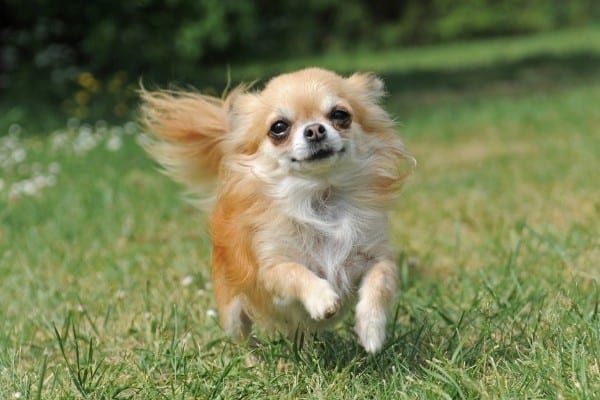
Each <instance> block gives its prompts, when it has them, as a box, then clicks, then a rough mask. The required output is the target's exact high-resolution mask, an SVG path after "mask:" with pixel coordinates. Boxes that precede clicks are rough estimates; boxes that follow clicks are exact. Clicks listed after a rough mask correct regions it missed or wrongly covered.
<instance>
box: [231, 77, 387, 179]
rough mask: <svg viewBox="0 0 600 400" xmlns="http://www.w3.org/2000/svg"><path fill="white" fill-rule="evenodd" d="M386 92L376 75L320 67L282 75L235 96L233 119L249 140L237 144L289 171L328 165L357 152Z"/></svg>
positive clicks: (240, 133)
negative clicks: (260, 87)
mask: <svg viewBox="0 0 600 400" xmlns="http://www.w3.org/2000/svg"><path fill="white" fill-rule="evenodd" d="M381 94H382V83H381V81H379V80H378V79H377V78H375V77H374V76H372V75H353V76H351V77H350V78H342V77H340V76H338V75H336V74H334V73H332V72H329V71H324V70H320V69H307V70H302V71H299V72H296V73H292V74H285V75H280V76H278V77H277V78H275V79H273V80H272V81H270V82H269V84H268V85H267V86H266V87H265V89H264V90H263V91H262V92H259V93H244V94H241V95H240V96H237V98H236V99H234V101H233V104H232V118H231V119H230V122H231V124H232V127H233V130H234V131H236V132H237V135H236V136H237V138H238V140H240V141H241V142H243V143H244V144H243V145H241V143H240V145H238V146H236V147H238V148H240V147H241V148H244V149H245V151H244V152H245V153H247V154H248V153H253V154H255V155H256V156H257V157H262V158H265V159H267V160H268V161H275V162H276V163H277V165H278V166H280V167H282V168H285V169H286V170H288V171H295V172H300V173H306V174H311V173H314V172H316V171H327V170H329V169H330V168H332V167H334V166H335V165H337V164H338V163H339V161H340V160H342V159H344V158H346V157H349V154H353V152H354V150H355V146H356V145H357V141H358V138H359V137H360V136H361V135H364V134H365V132H364V124H365V122H367V123H368V121H369V120H370V119H372V118H373V117H376V116H375V115H371V114H377V113H378V112H379V110H380V108H379V107H377V106H376V102H377V100H378V98H379V97H380V96H381ZM267 160H265V161H267Z"/></svg>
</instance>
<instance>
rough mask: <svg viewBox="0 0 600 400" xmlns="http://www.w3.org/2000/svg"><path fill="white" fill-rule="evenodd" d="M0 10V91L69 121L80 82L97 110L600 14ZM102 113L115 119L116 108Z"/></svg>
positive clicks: (451, 8) (583, 8)
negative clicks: (55, 109)
mask: <svg viewBox="0 0 600 400" xmlns="http://www.w3.org/2000/svg"><path fill="white" fill-rule="evenodd" d="M0 7H3V9H1V11H2V12H0V15H1V16H0V26H1V27H2V28H0V43H2V46H1V48H0V58H1V63H2V66H3V67H2V70H0V90H3V91H7V92H8V93H10V96H11V97H12V99H13V101H14V100H17V101H18V100H26V99H24V98H22V96H23V93H24V92H27V91H28V90H29V86H28V85H31V82H35V84H36V87H37V90H36V95H37V96H38V97H40V98H41V99H45V100H47V101H50V102H53V103H54V102H56V101H57V99H60V100H59V101H60V102H62V103H63V104H62V106H63V109H64V110H67V111H69V112H71V111H73V110H74V109H75V108H77V107H79V108H80V109H79V110H78V113H79V114H85V110H82V109H81V108H82V107H80V106H81V103H85V96H86V95H84V94H83V93H79V94H76V93H75V92H77V91H81V88H80V87H76V86H77V85H78V82H79V83H80V82H81V74H82V73H88V74H92V76H94V77H96V79H97V80H98V81H99V82H103V85H102V86H103V87H99V88H98V89H97V91H96V92H95V93H94V94H93V97H96V98H104V99H105V100H106V98H110V97H111V96H113V95H114V93H116V92H115V88H114V85H113V84H112V83H110V82H113V81H119V82H120V81H122V80H123V79H122V78H123V76H125V77H126V79H125V81H126V84H125V86H127V85H129V84H131V83H133V84H134V85H135V84H136V83H137V80H138V79H139V78H140V77H143V78H144V79H145V80H149V81H157V82H161V83H164V82H170V81H173V80H177V81H186V82H196V81H198V80H199V79H198V75H201V74H203V73H204V68H205V67H206V66H218V67H219V68H221V71H223V70H224V68H225V66H226V65H227V64H229V63H239V62H242V61H248V60H251V61H258V60H268V61H269V62H278V61H281V60H282V58H284V57H290V56H295V57H297V56H299V55H307V54H314V53H319V52H325V51H332V50H340V49H356V48H364V47H369V48H374V49H381V48H390V47H397V46H401V45H414V44H417V43H421V44H422V43H431V42H437V41H448V40H455V39H461V38H471V37H483V36H491V35H500V34H517V33H524V32H536V31H544V30H549V29H555V28H558V27H569V26H582V25H585V24H587V23H589V22H590V21H594V20H596V19H597V18H598V16H599V15H600V11H599V8H600V7H598V3H597V2H595V1H593V0H576V1H570V2H564V1H560V0H535V1H529V2H522V1H518V0H502V1H488V0H460V1H448V0H431V1H418V0H405V1H398V2H390V1H383V0H372V1H365V0H344V1H341V0H326V1H323V0H310V1H305V2H298V1H292V0H283V1H277V2H272V1H266V0H258V1H253V2H249V1H233V0H225V1H220V0H203V1H196V0H139V1H128V2H116V1H114V0H104V1H96V2H81V1H74V0H64V1H61V2H60V6H57V4H56V3H55V2H52V1H48V0H31V1H29V2H28V3H27V6H23V3H22V2H21V1H18V0H7V1H5V2H4V3H3V5H2V6H0ZM222 75H224V73H223V72H222V74H221V76H222ZM111 87H112V89H111ZM126 92H127V93H130V92H131V91H130V90H126ZM118 94H119V95H120V94H121V93H118ZM88 95H89V93H88ZM75 96H78V97H79V100H81V101H79V104H76V105H74V104H73V99H74V97H75ZM88 97H89V96H88ZM65 99H66V100H65ZM106 103H110V104H111V105H110V106H107V107H109V110H108V111H110V113H111V114H115V115H116V116H117V117H118V116H119V115H121V116H122V114H123V111H124V110H125V107H124V106H123V105H124V104H125V103H122V104H120V105H117V104H115V102H111V101H106ZM83 108H85V107H83ZM110 108H112V109H110ZM80 116H81V115H80Z"/></svg>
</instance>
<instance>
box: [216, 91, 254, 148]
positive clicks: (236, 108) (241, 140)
mask: <svg viewBox="0 0 600 400" xmlns="http://www.w3.org/2000/svg"><path fill="white" fill-rule="evenodd" d="M249 88H250V86H249V85H240V86H238V87H236V88H235V89H234V90H232V91H231V92H230V93H229V94H228V95H227V97H226V99H225V104H224V107H225V110H226V112H227V120H228V125H229V133H230V134H229V137H228V140H227V142H228V143H227V145H228V151H229V153H230V154H253V153H254V152H256V150H257V149H258V146H259V144H260V139H261V138H262V136H261V135H260V134H259V131H260V128H259V126H260V121H259V120H258V117H259V114H258V111H259V110H260V109H261V106H262V103H261V101H260V98H259V97H260V96H259V94H258V93H257V92H251V91H249Z"/></svg>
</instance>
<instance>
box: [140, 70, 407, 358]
mask: <svg viewBox="0 0 600 400" xmlns="http://www.w3.org/2000/svg"><path fill="white" fill-rule="evenodd" d="M383 94H384V90H383V84H382V82H381V81H380V80H379V79H378V78H377V77H375V76H374V75H370V74H355V75H352V76H351V77H348V78H342V77H340V76H338V75H336V74H333V73H331V72H329V71H324V70H320V69H316V68H312V69H306V70H302V71H298V72H296V73H291V74H286V75H282V76H280V77H277V78H275V79H273V80H272V81H271V82H270V83H269V84H268V85H267V86H266V88H265V89H264V90H263V91H262V92H250V91H248V90H247V88H245V87H239V88H237V89H236V90H234V91H233V92H232V93H230V94H229V95H228V96H226V97H225V98H224V99H217V98H214V97H208V96H203V95H200V94H196V93H185V92H168V91H159V92H147V91H144V90H143V91H142V92H141V96H142V101H143V106H142V122H143V123H144V126H145V128H146V130H147V131H148V132H151V133H152V134H153V135H154V137H155V139H153V140H151V141H149V142H148V144H147V145H146V149H147V150H148V152H149V153H150V154H151V155H152V156H153V157H154V158H155V159H156V160H158V161H159V163H161V164H162V165H163V167H164V168H165V170H166V172H167V173H168V174H169V175H170V176H171V177H172V178H173V179H175V180H176V181H178V182H181V183H183V184H185V185H186V186H187V187H188V188H190V189H191V190H192V191H195V192H199V191H200V190H201V189H200V188H202V187H203V186H202V185H203V184H204V183H205V182H206V181H207V180H211V179H212V178H215V177H217V185H218V186H217V189H216V202H215V205H214V208H213V210H212V213H211V224H210V225H211V231H212V238H213V256H212V257H213V260H212V264H213V268H212V270H213V282H214V287H215V294H216V298H217V305H218V308H219V313H220V320H221V324H222V326H223V328H224V329H225V330H226V331H227V332H228V334H230V335H231V336H233V337H238V338H241V337H245V336H247V335H248V333H249V331H250V324H251V322H252V321H255V322H258V323H260V324H261V325H263V326H267V327H273V328H275V329H279V330H284V331H288V332H293V331H295V330H296V329H298V328H301V329H309V330H318V329H322V328H324V327H327V326H329V325H331V324H332V323H335V322H336V321H337V320H338V319H339V318H341V317H342V316H343V314H344V313H345V311H347V310H348V309H349V308H350V307H352V305H353V304H356V319H357V322H356V331H357V335H358V337H359V340H360V342H361V344H362V345H363V346H364V347H365V349H367V351H370V352H374V351H377V350H379V349H380V348H381V345H382V342H383V337H384V334H385V310H386V307H387V304H388V303H389V302H390V301H391V300H392V297H393V295H394V292H395V280H396V270H395V266H394V262H393V250H392V248H391V246H390V244H389V241H388V228H387V225H388V219H387V210H388V209H389V207H390V206H391V204H392V202H393V200H394V199H395V197H396V194H397V192H398V189H399V188H400V186H401V183H402V182H403V180H404V178H405V177H406V176H407V175H408V173H409V172H410V170H411V169H412V168H413V167H414V159H413V158H412V157H411V156H410V155H409V154H408V153H407V152H406V150H405V149H404V147H403V145H402V143H401V141H400V140H399V138H398V137H397V134H396V132H395V130H394V124H393V122H392V120H391V119H390V117H389V116H388V114H387V113H386V112H385V111H384V110H383V109H382V108H381V107H380V105H379V100H380V98H381V97H382V95H383ZM322 97H326V98H329V97H332V98H334V99H337V100H336V101H341V102H342V103H343V104H344V105H345V106H346V107H347V108H348V109H350V110H352V115H353V119H354V120H353V122H352V126H351V127H350V128H349V129H347V130H344V129H342V130H340V131H339V132H337V131H335V130H332V133H331V134H332V135H338V134H339V135H341V136H340V140H341V142H339V143H342V144H343V146H344V150H345V153H344V154H342V152H340V154H339V160H338V161H335V162H333V161H332V162H331V163H330V162H323V163H314V162H313V163H312V164H308V165H309V166H308V169H302V167H297V166H296V165H295V164H294V162H290V160H291V159H293V158H291V157H290V156H289V154H290V153H291V152H293V151H295V150H294V149H293V148H292V144H288V143H285V144H279V143H277V142H274V141H271V140H269V138H268V137H267V132H268V130H269V118H271V119H272V118H273V117H272V115H273V113H276V114H277V113H282V112H288V113H292V115H293V116H297V119H298V121H300V122H301V121H304V120H306V121H309V120H310V119H311V118H313V119H314V118H317V119H316V120H319V121H321V120H323V117H322V116H321V115H320V114H319V113H321V114H322V112H321V111H320V109H319V107H322V101H321V100H322V99H321V98H322ZM304 115H306V117H304ZM303 118H304V119H303ZM300 122H298V124H300ZM293 123H294V124H295V123H296V122H293ZM324 123H325V122H324ZM293 126H294V129H296V125H293ZM327 126H329V125H327ZM298 129H300V128H298ZM328 129H330V128H328ZM294 132H295V131H294ZM294 135H295V136H294ZM298 135H301V133H293V134H291V135H290V137H291V138H293V139H294V140H296V141H297V142H298V141H300V142H298V143H301V144H303V142H302V140H303V139H302V138H301V136H298ZM290 140H291V139H290ZM336 156H338V155H336ZM298 168H300V169H298ZM202 194H203V195H207V194H206V193H202Z"/></svg>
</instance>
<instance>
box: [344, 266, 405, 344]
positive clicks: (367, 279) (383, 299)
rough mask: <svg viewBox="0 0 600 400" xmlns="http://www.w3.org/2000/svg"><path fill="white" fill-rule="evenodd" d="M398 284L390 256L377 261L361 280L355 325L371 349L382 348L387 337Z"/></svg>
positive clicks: (361, 340) (361, 339)
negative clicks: (386, 327)
mask: <svg viewBox="0 0 600 400" xmlns="http://www.w3.org/2000/svg"><path fill="white" fill-rule="evenodd" d="M396 285H397V273H396V265H395V263H394V262H393V261H392V260H389V259H380V260H379V261H377V262H376V263H375V264H374V265H373V266H372V267H371V269H369V271H367V273H366V274H365V276H364V277H363V279H362V282H361V284H360V288H359V291H358V304H357V305H356V325H355V328H354V329H355V331H356V334H357V335H358V339H359V340H360V343H361V344H362V346H363V347H364V348H365V350H366V351H368V352H369V353H375V352H377V351H379V350H380V349H381V346H382V345H383V341H384V340H385V324H386V321H387V308H388V306H389V304H390V302H391V301H392V300H393V298H394V294H395V292H396Z"/></svg>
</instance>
